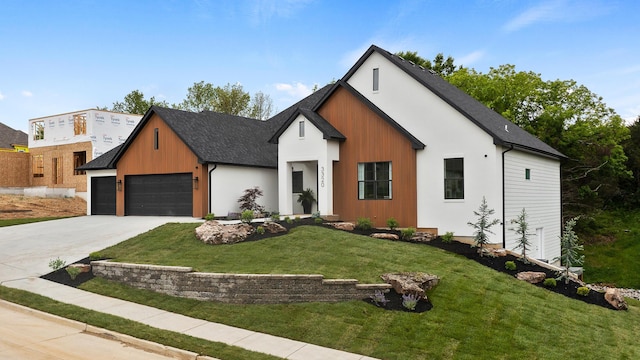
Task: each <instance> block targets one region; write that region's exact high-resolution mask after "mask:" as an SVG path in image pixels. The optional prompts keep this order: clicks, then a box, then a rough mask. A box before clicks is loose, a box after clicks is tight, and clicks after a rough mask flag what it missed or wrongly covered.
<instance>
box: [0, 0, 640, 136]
mask: <svg viewBox="0 0 640 360" xmlns="http://www.w3.org/2000/svg"><path fill="white" fill-rule="evenodd" d="M639 13H640V2H639V1H635V0H628V1H615V0H612V1H607V0H602V1H601V0H557V1H546V0H542V1H524V0H468V1H446V0H445V1H442V0H439V1H431V0H425V1H419V0H407V1H386V0H379V1H378V0H369V1H343V0H335V1H319V0H318V1H313V0H256V1H248V0H247V1H245V0H237V1H208V0H174V1H162V0H154V1H145V0H135V1H131V0H124V1H120V0H110V1H104V0H99V1H89V0H86V1H67V0H58V1H46V0H40V1H22V0H3V1H2V6H1V8H0V122H2V123H5V124H7V125H8V126H11V127H13V128H15V129H19V130H23V131H27V127H28V126H27V124H28V120H29V119H31V118H36V117H42V116H48V115H54V114H59V113H65V112H71V111H76V110H83V109H88V108H93V107H96V106H111V105H112V103H113V102H114V101H119V100H122V99H123V97H124V96H125V95H126V94H128V93H129V92H131V91H132V90H135V89H138V90H140V91H142V92H143V93H144V94H145V96H146V97H147V98H149V97H151V96H154V97H155V98H156V99H159V100H166V101H167V102H169V103H178V102H180V101H182V99H183V98H184V97H185V95H186V92H187V88H188V87H189V86H191V85H193V83H195V82H199V81H205V82H210V83H212V84H214V85H216V86H224V85H225V84H227V83H240V84H242V86H243V87H244V89H245V91H249V92H250V93H251V94H253V93H255V92H257V91H262V92H263V93H266V94H269V95H270V96H271V98H272V100H273V101H274V105H275V107H276V108H277V109H278V110H283V109H285V108H286V107H288V106H289V105H291V104H292V103H294V102H295V101H297V100H299V99H301V98H302V97H304V96H305V95H307V94H309V93H310V91H311V89H312V88H313V86H314V84H319V85H324V84H326V83H328V82H330V81H332V80H334V79H335V80H337V79H339V78H340V77H342V76H343V75H344V74H345V73H346V72H347V70H348V69H349V68H350V67H351V66H352V65H353V64H354V62H355V61H356V60H357V59H358V58H359V57H360V55H362V53H363V52H364V51H365V50H366V49H367V48H368V47H369V46H370V45H371V44H376V45H378V46H380V47H382V48H384V49H386V50H389V51H391V52H398V51H406V50H410V51H417V52H418V54H419V55H421V56H422V57H424V58H428V59H433V57H434V56H435V55H436V54H437V53H439V52H442V53H444V54H445V56H447V55H451V56H453V57H454V59H455V63H456V64H457V65H464V66H467V67H472V68H475V69H476V70H478V71H481V72H487V71H488V70H489V68H490V67H498V66H500V65H502V64H513V65H515V66H516V70H522V71H533V72H535V73H539V74H541V75H542V77H543V79H545V80H554V79H562V80H568V79H574V80H576V81H577V82H578V84H582V85H585V86H587V87H588V88H589V89H590V90H591V91H592V92H594V93H596V94H598V95H600V96H602V97H603V99H604V101H605V102H606V103H607V105H608V106H609V107H612V108H614V109H615V110H616V112H617V113H618V114H620V115H621V116H622V117H623V118H625V119H628V120H629V121H631V120H632V119H634V118H635V117H636V116H637V115H640V22H639V21H638V14H639Z"/></svg>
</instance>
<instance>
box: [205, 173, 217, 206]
mask: <svg viewBox="0 0 640 360" xmlns="http://www.w3.org/2000/svg"><path fill="white" fill-rule="evenodd" d="M217 168H218V164H213V168H212V169H211V170H209V176H208V181H207V183H208V185H207V186H208V188H209V194H208V195H209V196H208V198H209V199H207V203H209V212H208V213H209V214H211V173H212V172H213V170H215V169H217Z"/></svg>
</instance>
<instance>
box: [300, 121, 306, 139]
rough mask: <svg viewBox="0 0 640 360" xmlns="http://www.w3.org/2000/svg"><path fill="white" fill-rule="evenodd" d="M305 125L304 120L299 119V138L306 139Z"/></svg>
mask: <svg viewBox="0 0 640 360" xmlns="http://www.w3.org/2000/svg"><path fill="white" fill-rule="evenodd" d="M304 131H305V125H304V120H300V121H298V138H300V139H304Z"/></svg>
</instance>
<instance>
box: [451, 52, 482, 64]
mask: <svg viewBox="0 0 640 360" xmlns="http://www.w3.org/2000/svg"><path fill="white" fill-rule="evenodd" d="M484 56H485V51H484V50H476V51H474V52H472V53H469V54H466V55H463V56H462V57H460V58H457V59H455V63H456V65H462V66H465V67H470V66H471V65H473V64H474V63H475V62H477V61H478V60H480V59H482V58H483V57H484Z"/></svg>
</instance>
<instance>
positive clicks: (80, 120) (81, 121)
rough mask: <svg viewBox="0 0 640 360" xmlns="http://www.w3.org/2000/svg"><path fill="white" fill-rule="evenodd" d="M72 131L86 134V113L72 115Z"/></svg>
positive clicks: (77, 133)
mask: <svg viewBox="0 0 640 360" xmlns="http://www.w3.org/2000/svg"><path fill="white" fill-rule="evenodd" d="M73 133H74V135H86V134H87V115H86V114H78V115H73Z"/></svg>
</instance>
